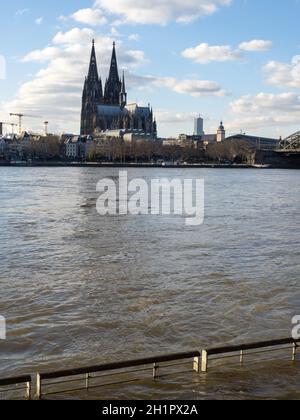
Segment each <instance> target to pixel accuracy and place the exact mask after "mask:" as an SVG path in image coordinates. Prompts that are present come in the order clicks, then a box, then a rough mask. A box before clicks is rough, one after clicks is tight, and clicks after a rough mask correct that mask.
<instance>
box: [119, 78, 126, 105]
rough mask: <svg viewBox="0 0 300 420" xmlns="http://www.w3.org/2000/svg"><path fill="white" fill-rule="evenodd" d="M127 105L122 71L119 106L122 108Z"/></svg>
mask: <svg viewBox="0 0 300 420" xmlns="http://www.w3.org/2000/svg"><path fill="white" fill-rule="evenodd" d="M126 105H127V93H126V85H125V72H124V71H123V80H122V89H121V93H120V106H121V107H122V108H124V107H125V106H126Z"/></svg>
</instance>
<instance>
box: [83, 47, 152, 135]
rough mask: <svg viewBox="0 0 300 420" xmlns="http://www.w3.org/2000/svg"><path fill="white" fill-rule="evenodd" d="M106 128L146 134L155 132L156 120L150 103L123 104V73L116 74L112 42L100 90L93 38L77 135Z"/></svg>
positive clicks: (115, 58) (92, 132) (100, 82)
mask: <svg viewBox="0 0 300 420" xmlns="http://www.w3.org/2000/svg"><path fill="white" fill-rule="evenodd" d="M107 130H129V131H130V130H138V131H139V132H143V133H146V134H148V135H149V136H150V137H151V136H152V137H156V135H157V127H156V121H155V118H154V116H153V110H152V108H150V105H149V106H148V107H140V106H138V105H137V104H129V105H128V104H127V93H126V85H125V74H124V72H123V77H122V79H121V78H120V77H119V71H118V62H117V54H116V45H115V43H114V44H113V52H112V58H111V64H110V71H109V77H108V79H107V80H106V83H105V86H104V89H103V85H102V81H101V78H100V77H99V73H98V67H97V59H96V51H95V42H94V41H93V45H92V53H91V59H90V66H89V72H88V76H87V77H86V78H85V82H84V88H83V94H82V111H81V134H82V135H92V134H94V133H95V132H102V131H107Z"/></svg>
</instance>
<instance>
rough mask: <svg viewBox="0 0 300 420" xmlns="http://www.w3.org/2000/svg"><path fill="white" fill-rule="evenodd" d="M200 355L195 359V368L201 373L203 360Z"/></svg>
mask: <svg viewBox="0 0 300 420" xmlns="http://www.w3.org/2000/svg"><path fill="white" fill-rule="evenodd" d="M200 359H201V358H200V356H198V357H195V358H194V361H193V370H194V371H195V372H197V373H200V367H201V360H200Z"/></svg>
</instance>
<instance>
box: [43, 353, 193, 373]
mask: <svg viewBox="0 0 300 420" xmlns="http://www.w3.org/2000/svg"><path fill="white" fill-rule="evenodd" d="M193 357H200V352H199V351H191V352H188V353H176V354H168V355H163V356H158V357H149V358H145V359H136V360H130V361H126V362H115V363H107V364H104V365H100V366H90V367H86V368H78V369H69V370H62V371H59V372H50V373H41V374H40V377H41V380H43V379H56V378H62V377H67V376H77V375H84V374H87V373H98V372H105V371H113V370H119V369H126V368H131V367H138V366H144V365H150V364H154V363H164V362H172V361H177V360H184V359H189V358H193Z"/></svg>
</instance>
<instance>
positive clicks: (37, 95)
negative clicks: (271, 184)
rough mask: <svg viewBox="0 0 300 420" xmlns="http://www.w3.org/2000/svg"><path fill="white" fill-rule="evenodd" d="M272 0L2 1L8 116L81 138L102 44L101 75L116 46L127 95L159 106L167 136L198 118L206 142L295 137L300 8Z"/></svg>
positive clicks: (188, 128) (0, 109) (3, 113)
mask: <svg viewBox="0 0 300 420" xmlns="http://www.w3.org/2000/svg"><path fill="white" fill-rule="evenodd" d="M262 3H264V4H262ZM266 3H267V2H259V1H258V0H253V1H251V2H248V1H242V0H233V1H230V0H203V1H202V0H197V1H196V0H195V1H190V2H189V4H188V6H186V5H183V4H180V3H179V2H178V1H175V0H168V1H160V2H157V1H156V0H149V1H148V2H147V5H145V3H144V2H142V1H139V0H135V1H131V2H129V1H128V0H117V1H114V2H113V4H112V3H111V2H108V1H107V0H98V1H94V2H93V1H90V0H80V1H78V2H77V6H76V7H74V5H73V6H72V4H71V2H65V3H64V4H61V2H58V1H57V0H54V1H53V2H51V5H47V4H37V3H36V2H34V1H33V0H28V1H26V2H24V1H17V0H13V1H11V2H10V3H9V4H6V3H5V4H4V5H3V6H2V9H3V16H4V22H3V28H2V29H3V31H4V32H5V33H8V31H9V33H10V41H9V43H6V44H5V45H3V44H2V45H1V48H0V55H2V56H3V57H4V58H5V61H6V78H5V80H3V79H2V80H0V86H1V92H2V97H1V105H0V119H1V120H2V121H7V120H8V118H9V117H8V114H9V113H10V112H24V113H28V114H30V115H32V114H33V115H40V117H41V121H39V119H32V120H25V121H24V128H28V127H32V128H33V129H35V130H39V131H42V129H43V127H42V121H43V119H47V120H49V130H50V131H53V132H60V131H64V132H74V133H77V132H79V125H80V106H81V93H82V83H83V80H84V76H85V75H86V73H87V69H88V64H89V55H90V44H91V41H92V39H93V38H95V42H96V45H97V60H98V63H100V68H101V72H103V74H101V76H102V77H104V75H105V74H106V73H107V70H108V66H109V63H110V57H111V47H112V43H113V42H116V44H117V48H118V56H119V66H120V70H122V69H124V70H125V74H126V79H127V90H128V94H129V96H130V98H131V99H132V101H133V102H134V101H135V100H137V101H138V102H139V103H140V104H142V105H143V104H145V105H146V104H148V102H149V101H150V102H151V104H152V105H153V108H154V110H155V116H156V118H157V122H158V128H159V133H158V134H159V135H160V136H176V135H177V134H179V133H181V132H186V133H192V132H193V118H194V117H196V116H198V115H199V113H200V114H201V115H202V116H203V117H204V119H205V127H204V130H205V131H206V132H207V133H208V132H215V131H216V128H217V127H218V126H219V122H220V120H223V121H224V123H226V128H227V131H228V134H231V133H235V132H239V131H240V130H242V131H243V132H247V133H249V134H251V133H253V134H259V135H265V136H270V137H274V136H275V137H279V136H283V137H284V136H287V135H289V134H291V133H292V132H293V131H297V129H299V127H298V125H297V124H298V121H299V117H300V96H299V87H300V78H299V74H300V55H299V54H300V53H299V39H298V38H297V35H296V34H293V33H292V31H290V28H291V27H292V26H293V25H296V22H297V15H299V8H300V4H299V3H298V2H297V1H293V0H290V1H281V0H280V1H278V2H276V4H272V5H270V4H266ZM24 27H26V31H24V30H22V29H23V28H24ZM21 41H22V42H21ZM15 122H16V121H15Z"/></svg>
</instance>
